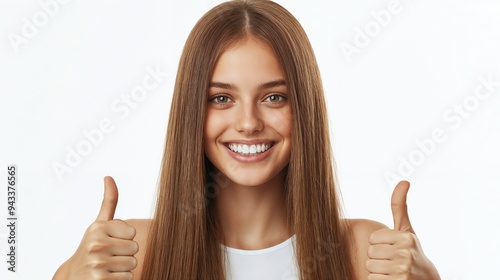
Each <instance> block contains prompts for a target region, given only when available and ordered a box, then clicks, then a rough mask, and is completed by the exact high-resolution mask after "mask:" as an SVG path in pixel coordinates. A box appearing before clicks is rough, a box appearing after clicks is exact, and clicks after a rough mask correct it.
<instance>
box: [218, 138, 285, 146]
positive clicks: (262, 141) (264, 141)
mask: <svg viewBox="0 0 500 280" xmlns="http://www.w3.org/2000/svg"><path fill="white" fill-rule="evenodd" d="M274 142H275V141H273V140H269V139H254V140H229V141H224V142H223V143H224V144H226V145H229V144H242V145H257V144H274Z"/></svg>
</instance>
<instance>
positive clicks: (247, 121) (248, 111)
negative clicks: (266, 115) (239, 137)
mask: <svg viewBox="0 0 500 280" xmlns="http://www.w3.org/2000/svg"><path fill="white" fill-rule="evenodd" d="M263 128H264V123H263V122H262V118H261V114H260V112H259V110H258V108H257V106H255V105H254V104H244V105H242V106H241V107H240V108H238V117H237V121H236V130H237V131H238V132H241V133H244V134H246V135H251V134H253V133H255V132H259V131H262V129H263Z"/></svg>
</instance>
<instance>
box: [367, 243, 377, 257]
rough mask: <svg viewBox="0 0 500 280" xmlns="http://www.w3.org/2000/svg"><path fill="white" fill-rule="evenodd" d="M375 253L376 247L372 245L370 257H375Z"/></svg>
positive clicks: (369, 248) (369, 252)
mask: <svg viewBox="0 0 500 280" xmlns="http://www.w3.org/2000/svg"><path fill="white" fill-rule="evenodd" d="M375 251H376V250H375V246H373V245H371V246H370V247H368V257H373V255H374V254H375Z"/></svg>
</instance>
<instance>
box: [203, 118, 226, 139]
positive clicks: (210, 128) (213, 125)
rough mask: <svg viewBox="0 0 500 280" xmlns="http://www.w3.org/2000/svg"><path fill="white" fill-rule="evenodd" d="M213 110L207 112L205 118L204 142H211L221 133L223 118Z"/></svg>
mask: <svg viewBox="0 0 500 280" xmlns="http://www.w3.org/2000/svg"><path fill="white" fill-rule="evenodd" d="M220 115H221V114H216V113H213V112H207V115H206V118H205V128H204V138H205V143H207V144H211V143H210V142H212V143H213V141H214V140H215V139H216V138H217V137H218V136H219V135H220V134H221V133H222V129H223V127H224V118H222V117H221V116H220Z"/></svg>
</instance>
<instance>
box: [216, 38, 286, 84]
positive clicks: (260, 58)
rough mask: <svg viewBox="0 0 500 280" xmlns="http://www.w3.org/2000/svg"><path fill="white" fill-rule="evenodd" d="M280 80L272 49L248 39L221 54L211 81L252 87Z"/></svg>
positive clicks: (281, 75)
mask: <svg viewBox="0 0 500 280" xmlns="http://www.w3.org/2000/svg"><path fill="white" fill-rule="evenodd" d="M280 79H281V80H283V79H284V74H283V71H282V67H281V65H280V63H279V62H278V59H277V58H276V55H275V54H274V52H273V51H272V49H271V48H270V47H269V46H268V45H267V44H265V43H264V42H262V41H259V40H257V39H254V38H251V37H250V38H247V39H245V40H243V41H241V42H238V43H235V44H233V45H231V46H230V47H229V48H228V49H226V50H225V51H224V52H223V53H222V54H221V56H220V57H219V59H218V60H217V62H216V64H215V67H214V71H213V74H212V79H211V80H212V82H214V81H215V82H227V83H233V84H237V85H252V84H262V83H263V82H267V81H269V80H280Z"/></svg>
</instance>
